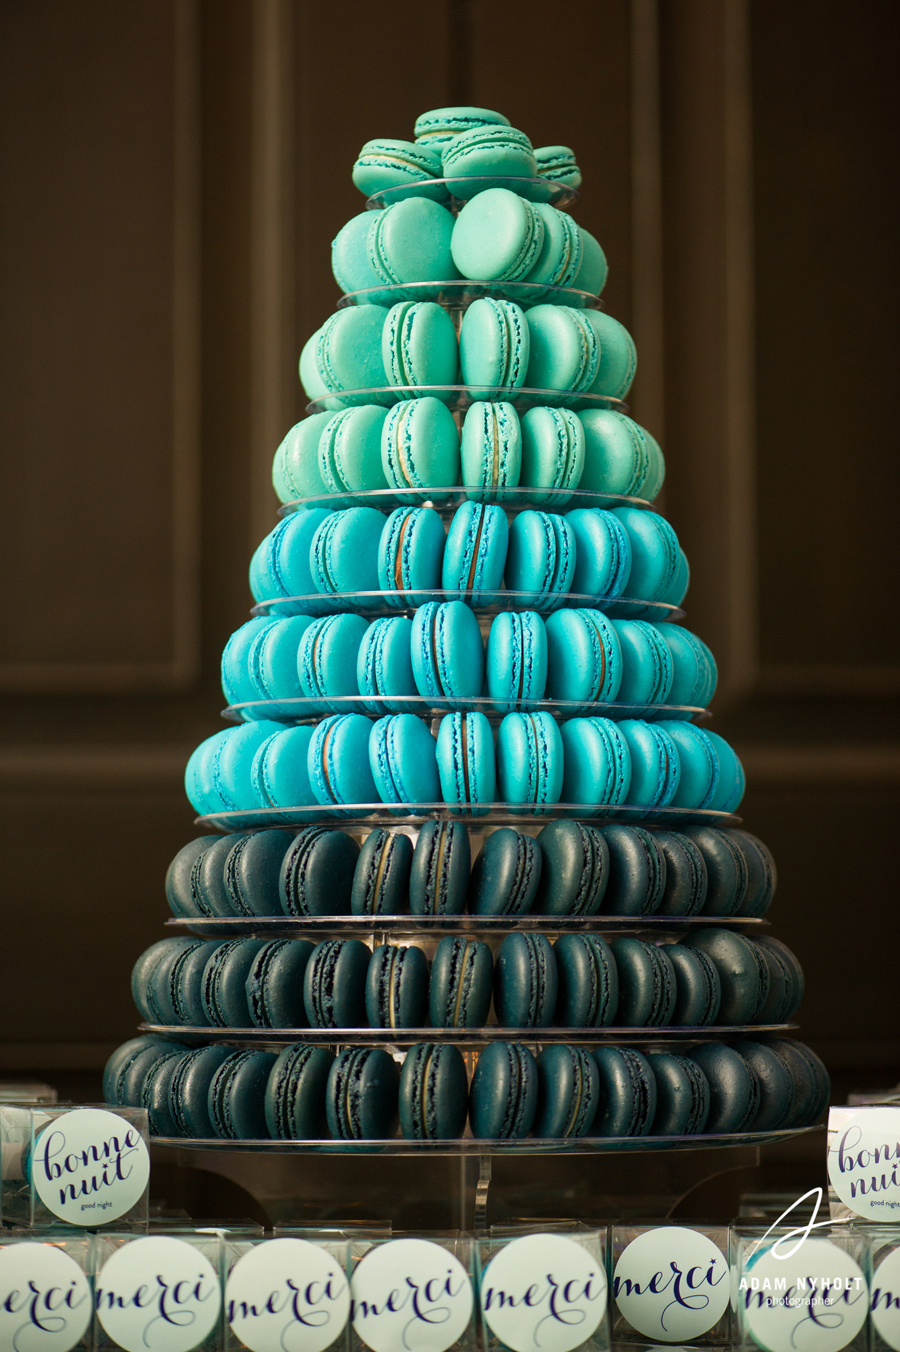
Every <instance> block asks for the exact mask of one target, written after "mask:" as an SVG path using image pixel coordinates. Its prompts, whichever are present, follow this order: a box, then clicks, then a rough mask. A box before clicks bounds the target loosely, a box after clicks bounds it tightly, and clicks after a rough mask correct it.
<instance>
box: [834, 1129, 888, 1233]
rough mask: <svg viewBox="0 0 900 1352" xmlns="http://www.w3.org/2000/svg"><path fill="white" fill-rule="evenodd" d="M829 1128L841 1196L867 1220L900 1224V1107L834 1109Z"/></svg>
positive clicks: (837, 1189)
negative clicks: (833, 1125) (833, 1126)
mask: <svg viewBox="0 0 900 1352" xmlns="http://www.w3.org/2000/svg"><path fill="white" fill-rule="evenodd" d="M832 1123H834V1124H835V1125H836V1130H834V1129H832ZM828 1125H829V1145H828V1180H829V1182H830V1183H831V1186H832V1188H833V1189H834V1191H835V1192H836V1193H837V1195H838V1197H839V1198H840V1199H841V1201H842V1202H843V1203H844V1204H845V1206H847V1207H848V1208H849V1210H850V1211H852V1212H853V1213H854V1215H857V1216H862V1217H863V1218H864V1219H865V1220H872V1221H890V1222H891V1223H892V1224H898V1223H900V1108H860V1109H852V1108H840V1109H832V1112H831V1117H830V1118H829V1124H828Z"/></svg>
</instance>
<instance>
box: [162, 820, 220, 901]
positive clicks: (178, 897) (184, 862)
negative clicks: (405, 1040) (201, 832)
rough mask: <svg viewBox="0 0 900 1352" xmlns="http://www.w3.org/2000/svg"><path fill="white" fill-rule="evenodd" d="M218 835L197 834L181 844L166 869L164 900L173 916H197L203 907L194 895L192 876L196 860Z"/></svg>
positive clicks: (211, 845) (204, 852)
mask: <svg viewBox="0 0 900 1352" xmlns="http://www.w3.org/2000/svg"><path fill="white" fill-rule="evenodd" d="M220 839H221V837H220V836H198V837H197V839H196V840H192V841H190V842H189V843H188V844H187V845H183V846H182V847H181V849H180V850H179V851H178V853H177V854H176V856H175V858H174V859H173V860H172V862H171V864H170V865H169V867H168V869H167V870H166V883H165V887H166V900H167V902H168V903H169V910H170V911H171V912H172V914H173V915H175V916H199V915H203V914H204V910H203V907H202V906H201V905H200V903H199V900H198V899H197V897H196V896H195V893H194V888H193V885H192V878H193V875H194V869H195V867H196V865H197V861H198V860H199V859H201V858H202V857H203V855H204V854H206V852H207V850H210V849H211V848H212V847H213V845H215V843H216V841H217V840H220Z"/></svg>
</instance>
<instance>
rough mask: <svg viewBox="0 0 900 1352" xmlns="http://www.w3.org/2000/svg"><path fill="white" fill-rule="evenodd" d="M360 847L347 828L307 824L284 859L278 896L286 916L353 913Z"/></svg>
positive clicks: (299, 832)
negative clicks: (347, 831)
mask: <svg viewBox="0 0 900 1352" xmlns="http://www.w3.org/2000/svg"><path fill="white" fill-rule="evenodd" d="M358 857H359V846H358V845H357V843H356V841H355V840H354V839H353V837H352V836H348V835H347V833H346V831H335V830H334V828H333V827H331V826H305V827H304V828H303V830H302V831H298V832H297V834H296V836H294V839H293V841H292V843H291V845H290V847H289V848H288V850H287V851H286V853H285V856H284V858H283V859H282V861H281V872H280V874H279V879H278V895H279V898H280V901H281V909H282V911H283V912H284V914H285V915H349V914H350V893H351V890H352V887H353V875H354V872H355V869H356V861H357V859H358Z"/></svg>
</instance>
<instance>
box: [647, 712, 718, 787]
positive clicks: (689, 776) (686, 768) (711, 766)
mask: <svg viewBox="0 0 900 1352" xmlns="http://www.w3.org/2000/svg"><path fill="white" fill-rule="evenodd" d="M656 726H657V727H658V728H662V730H663V732H666V733H668V735H669V736H670V737H671V739H672V741H673V742H674V743H675V746H676V748H677V750H678V763H679V765H680V766H681V775H680V777H679V780H678V789H677V790H676V792H675V795H674V797H673V798H672V800H671V801H672V806H673V807H695V808H706V807H709V805H710V803H711V802H712V800H713V798H714V797H715V792H716V789H717V788H718V784H719V757H718V753H717V752H716V748H715V746H714V745H713V742H712V739H711V738H710V737H709V735H708V734H707V733H706V732H705V731H704V730H703V728H698V727H697V726H696V724H695V723H685V722H684V721H683V720H681V719H660V720H659V722H658V723H657V724H656Z"/></svg>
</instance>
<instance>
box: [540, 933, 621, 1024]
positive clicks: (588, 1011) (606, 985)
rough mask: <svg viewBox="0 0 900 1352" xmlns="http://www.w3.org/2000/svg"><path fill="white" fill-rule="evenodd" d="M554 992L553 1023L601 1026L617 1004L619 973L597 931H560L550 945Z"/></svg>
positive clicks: (610, 1020) (611, 1018) (612, 1015)
mask: <svg viewBox="0 0 900 1352" xmlns="http://www.w3.org/2000/svg"><path fill="white" fill-rule="evenodd" d="M553 953H554V956H555V958H556V972H557V980H558V987H559V990H558V994H557V998H556V1013H555V1015H554V1020H553V1021H554V1023H556V1024H558V1025H559V1027H560V1028H604V1027H607V1026H608V1025H610V1024H612V1023H613V1022H614V1021H615V1017H616V1010H617V1009H618V1007H619V973H618V970H617V968H616V960H615V958H614V957H613V951H612V949H611V948H610V946H609V944H608V943H607V942H606V940H605V939H604V938H602V937H601V935H599V934H589V933H583V934H561V935H560V936H559V938H558V939H557V941H556V943H555V944H554V945H553Z"/></svg>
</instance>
